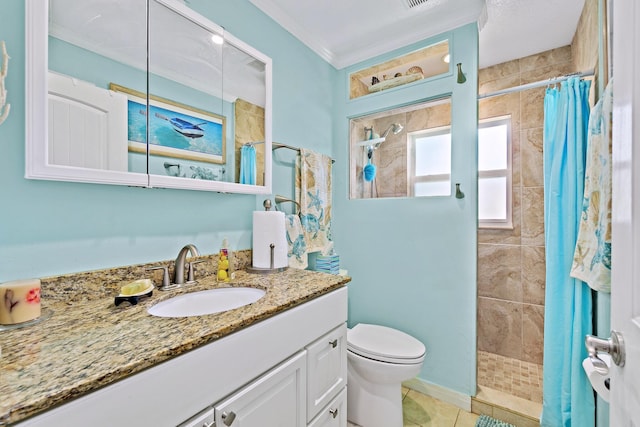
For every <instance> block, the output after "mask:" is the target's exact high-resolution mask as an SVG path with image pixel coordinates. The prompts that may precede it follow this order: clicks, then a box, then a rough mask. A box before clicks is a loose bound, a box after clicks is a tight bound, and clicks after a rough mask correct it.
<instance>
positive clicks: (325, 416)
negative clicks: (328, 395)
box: [309, 389, 347, 427]
mask: <svg viewBox="0 0 640 427" xmlns="http://www.w3.org/2000/svg"><path fill="white" fill-rule="evenodd" d="M346 425H347V390H346V389H342V391H341V392H340V394H338V397H336V398H335V399H333V400H332V401H331V403H329V405H327V406H326V407H325V408H324V409H322V410H321V411H320V414H318V416H317V417H316V418H315V419H314V420H313V421H312V422H311V423H309V427H346Z"/></svg>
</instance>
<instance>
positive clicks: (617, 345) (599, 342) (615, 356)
mask: <svg viewBox="0 0 640 427" xmlns="http://www.w3.org/2000/svg"><path fill="white" fill-rule="evenodd" d="M584 345H585V347H586V348H587V353H589V359H590V360H591V363H593V367H594V368H595V370H596V371H597V372H599V373H601V374H603V375H606V374H608V373H609V368H608V367H607V364H606V363H604V361H603V360H602V359H600V358H599V357H598V353H607V354H608V355H610V356H611V360H613V363H615V364H616V365H617V366H620V367H622V366H624V362H625V351H624V339H623V338H622V334H621V333H620V332H616V331H611V337H609V339H602V338H598V337H595V336H593V335H587V336H586V337H585V338H584Z"/></svg>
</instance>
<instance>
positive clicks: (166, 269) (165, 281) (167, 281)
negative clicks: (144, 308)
mask: <svg viewBox="0 0 640 427" xmlns="http://www.w3.org/2000/svg"><path fill="white" fill-rule="evenodd" d="M151 270H163V272H162V286H160V288H159V289H160V290H161V291H164V290H167V289H169V288H171V281H170V279H169V267H167V266H166V265H160V266H157V267H149V268H147V271H151Z"/></svg>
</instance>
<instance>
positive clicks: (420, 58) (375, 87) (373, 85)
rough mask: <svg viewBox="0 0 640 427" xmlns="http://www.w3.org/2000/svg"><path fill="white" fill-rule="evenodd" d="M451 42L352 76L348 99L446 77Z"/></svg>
mask: <svg viewBox="0 0 640 427" xmlns="http://www.w3.org/2000/svg"><path fill="white" fill-rule="evenodd" d="M448 55H449V41H448V40H443V41H441V42H438V43H436V44H433V45H430V46H427V47H425V48H422V49H419V50H416V51H413V52H410V53H407V54H405V55H402V56H399V57H397V58H393V59H391V60H389V61H385V62H382V63H380V64H376V65H373V66H371V67H368V68H364V69H362V70H358V71H355V72H353V73H351V74H349V99H356V98H359V97H362V96H366V95H369V94H372V93H378V92H382V91H385V90H388V89H391V88H395V87H398V86H403V85H406V84H410V83H414V82H416V81H419V80H422V79H425V78H429V77H433V76H437V75H439V74H445V73H447V72H449V68H450V67H449V63H447V62H445V61H444V59H445V57H446V56H448Z"/></svg>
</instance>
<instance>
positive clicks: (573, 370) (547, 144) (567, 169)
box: [540, 77, 594, 427]
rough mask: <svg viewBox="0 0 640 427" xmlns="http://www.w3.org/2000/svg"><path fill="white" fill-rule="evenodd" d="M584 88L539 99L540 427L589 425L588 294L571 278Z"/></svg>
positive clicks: (574, 82) (569, 87)
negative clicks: (541, 130) (541, 103)
mask: <svg viewBox="0 0 640 427" xmlns="http://www.w3.org/2000/svg"><path fill="white" fill-rule="evenodd" d="M590 84H591V82H589V81H581V80H580V79H578V78H576V77H572V78H569V79H568V80H567V81H565V82H563V83H562V84H561V86H560V89H557V88H555V87H554V88H548V89H547V93H546V95H545V99H544V223H545V251H546V269H547V271H546V290H545V317H544V365H543V407H542V416H541V419H540V425H541V426H543V427H560V426H563V427H570V426H573V427H590V426H593V425H594V398H593V389H592V388H591V385H590V384H589V381H588V379H587V377H586V375H585V373H584V370H583V369H582V360H583V359H584V358H585V357H587V352H586V349H585V346H584V336H585V335H586V334H590V333H591V331H592V326H591V325H592V323H591V319H592V313H591V292H590V289H589V287H588V286H587V285H586V284H584V283H583V282H582V281H580V280H577V279H573V278H571V277H570V276H569V273H570V271H571V264H572V261H573V253H574V249H575V244H576V239H577V234H578V223H579V219H580V214H581V211H582V197H583V191H584V174H585V171H584V168H585V163H586V146H587V128H588V126H587V125H588V119H589V103H588V94H589V87H590Z"/></svg>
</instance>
